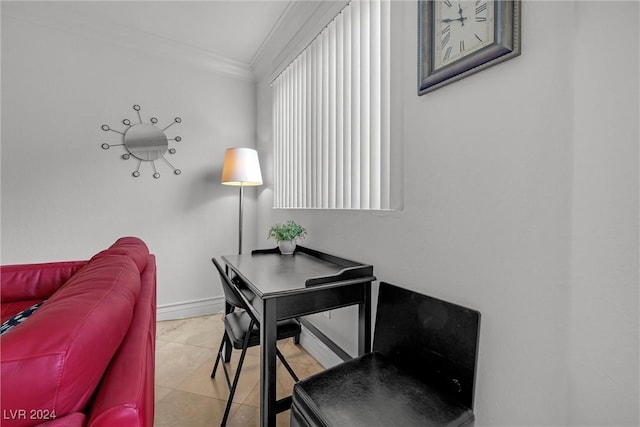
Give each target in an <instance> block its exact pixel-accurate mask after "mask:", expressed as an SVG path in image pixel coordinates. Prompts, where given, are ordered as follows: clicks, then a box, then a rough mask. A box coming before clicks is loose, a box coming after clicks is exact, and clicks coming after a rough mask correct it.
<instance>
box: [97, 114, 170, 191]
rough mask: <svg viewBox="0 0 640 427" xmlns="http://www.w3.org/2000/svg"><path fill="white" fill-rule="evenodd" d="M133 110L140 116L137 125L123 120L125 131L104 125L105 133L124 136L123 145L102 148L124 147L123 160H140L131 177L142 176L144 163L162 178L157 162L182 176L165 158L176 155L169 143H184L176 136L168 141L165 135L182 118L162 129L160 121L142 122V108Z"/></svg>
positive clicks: (109, 145)
mask: <svg viewBox="0 0 640 427" xmlns="http://www.w3.org/2000/svg"><path fill="white" fill-rule="evenodd" d="M133 109H134V110H135V111H136V113H137V114H138V122H139V123H136V124H131V121H130V120H129V119H124V120H122V124H123V125H124V126H125V129H124V130H123V131H118V130H115V129H111V127H109V125H102V130H103V131H105V132H115V133H119V134H120V135H122V143H121V144H107V143H103V144H102V145H101V146H102V148H103V149H105V150H108V149H109V148H111V147H117V146H123V147H124V148H125V150H126V153H124V154H123V155H122V156H121V157H122V159H123V160H129V159H130V158H131V157H134V158H135V159H136V160H138V167H137V168H136V170H135V171H133V173H132V174H131V175H133V176H134V177H136V178H137V177H139V176H140V166H141V165H142V162H150V163H151V167H152V168H153V177H154V178H160V173H158V170H157V169H156V164H155V161H156V160H162V161H163V162H164V163H166V164H167V165H168V166H169V167H170V168H171V169H172V170H173V173H174V174H175V175H180V174H181V173H182V171H181V170H180V169H176V168H175V167H174V166H173V165H172V164H171V163H169V161H168V160H167V159H166V158H165V154H166V153H167V152H168V153H169V154H175V153H176V149H175V148H169V141H176V142H180V141H182V138H180V137H179V136H176V137H175V138H171V139H168V138H167V136H166V135H165V133H164V131H165V130H167V129H169V128H170V127H171V126H173V125H174V124H176V123H182V119H181V118H180V117H176V118H175V119H174V120H173V121H172V122H171V123H170V124H169V125H167V126H166V127H164V128H163V129H160V128H159V127H157V126H156V124H158V119H157V118H155V117H152V118H151V120H150V122H151V123H150V124H149V123H143V122H142V115H141V114H140V110H141V108H140V106H139V105H134V106H133Z"/></svg>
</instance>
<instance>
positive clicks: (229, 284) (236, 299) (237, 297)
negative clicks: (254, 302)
mask: <svg viewBox="0 0 640 427" xmlns="http://www.w3.org/2000/svg"><path fill="white" fill-rule="evenodd" d="M211 262H213V265H215V266H216V269H217V270H218V274H219V275H220V283H221V284H222V291H223V292H224V298H225V299H226V300H227V302H228V303H229V304H231V305H233V306H235V307H238V308H241V309H243V310H245V311H246V312H247V313H248V314H249V316H250V317H251V319H252V320H253V321H254V322H255V323H256V324H260V323H259V321H258V319H257V317H256V316H255V313H253V309H252V307H250V306H249V305H250V304H249V302H248V301H247V300H246V299H245V297H244V295H242V292H240V289H238V287H237V286H236V284H235V283H233V280H231V278H230V277H229V275H228V274H227V273H226V271H225V270H224V268H223V267H222V265H220V262H218V260H217V259H215V258H211Z"/></svg>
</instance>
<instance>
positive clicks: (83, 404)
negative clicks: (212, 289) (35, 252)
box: [0, 237, 156, 427]
mask: <svg viewBox="0 0 640 427" xmlns="http://www.w3.org/2000/svg"><path fill="white" fill-rule="evenodd" d="M0 282H1V288H0V290H1V293H0V295H1V299H0V306H1V307H0V308H1V314H2V322H4V321H5V320H7V319H11V318H12V317H14V316H15V315H16V314H17V313H19V312H21V311H22V310H24V309H26V308H28V307H30V306H32V305H33V304H35V303H39V302H42V301H44V303H42V305H41V306H40V307H39V308H37V309H36V310H35V311H34V312H33V314H31V315H30V316H29V317H28V318H26V319H25V320H24V321H23V322H22V323H19V324H17V325H16V326H14V327H13V328H11V329H9V330H8V331H6V332H5V333H3V335H1V336H0V363H1V365H2V367H1V369H2V371H1V377H0V392H1V393H2V394H1V395H0V409H1V411H0V425H2V426H3V427H4V426H6V427H14V426H15V427H18V426H34V425H39V426H47V427H54V426H55V427H60V426H64V427H75V426H92V427H99V426H105V427H116V426H117V427H130V426H131V427H133V426H136V427H142V426H148V427H151V426H153V414H154V372H155V328H156V264H155V257H154V255H152V254H150V253H149V249H148V248H147V246H146V244H145V243H144V242H143V241H142V240H140V239H138V238H135V237H124V238H121V239H119V240H118V241H116V242H115V243H114V244H113V245H112V246H111V247H109V248H108V249H106V250H104V251H102V252H100V253H98V254H96V255H95V256H93V257H92V258H91V259H90V260H88V261H70V262H53V263H44V264H25V265H8V266H2V267H0Z"/></svg>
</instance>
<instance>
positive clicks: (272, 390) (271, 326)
mask: <svg viewBox="0 0 640 427" xmlns="http://www.w3.org/2000/svg"><path fill="white" fill-rule="evenodd" d="M260 321H261V323H260V426H261V427H274V426H275V425H276V333H277V329H276V328H277V326H276V301H275V299H267V300H264V301H263V303H262V318H261V319H260Z"/></svg>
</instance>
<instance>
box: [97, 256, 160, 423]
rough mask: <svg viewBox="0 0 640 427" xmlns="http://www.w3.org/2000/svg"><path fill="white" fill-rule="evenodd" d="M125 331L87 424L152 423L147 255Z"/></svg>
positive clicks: (152, 304) (152, 278)
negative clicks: (138, 293)
mask: <svg viewBox="0 0 640 427" xmlns="http://www.w3.org/2000/svg"><path fill="white" fill-rule="evenodd" d="M140 281H141V289H140V295H139V297H138V300H137V301H136V305H135V308H134V313H133V319H132V320H131V326H130V328H129V331H128V332H127V335H126V336H125V337H124V340H123V341H122V344H121V345H120V347H119V348H118V351H117V352H116V354H115V355H114V357H113V359H112V360H111V364H110V365H109V368H108V369H107V371H106V372H105V375H104V377H103V379H102V384H101V386H100V388H99V389H98V392H97V394H96V397H95V401H94V403H93V405H92V407H91V411H90V413H89V422H88V423H87V426H88V427H111V426H119V427H152V426H153V417H154V393H155V379H154V375H155V342H156V339H155V336H156V264H155V257H154V256H153V255H149V259H148V262H147V265H146V267H145V269H144V270H143V271H142V274H141V277H140Z"/></svg>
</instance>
